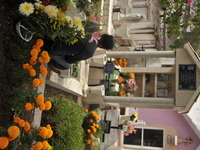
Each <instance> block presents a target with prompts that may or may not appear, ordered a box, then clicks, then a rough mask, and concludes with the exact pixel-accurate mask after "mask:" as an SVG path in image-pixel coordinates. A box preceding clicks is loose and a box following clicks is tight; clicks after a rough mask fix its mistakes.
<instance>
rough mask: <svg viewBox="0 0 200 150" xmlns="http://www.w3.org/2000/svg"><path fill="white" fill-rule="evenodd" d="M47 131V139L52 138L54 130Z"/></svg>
mask: <svg viewBox="0 0 200 150" xmlns="http://www.w3.org/2000/svg"><path fill="white" fill-rule="evenodd" d="M47 130H48V134H47V136H46V138H51V137H52V135H53V130H51V129H47Z"/></svg>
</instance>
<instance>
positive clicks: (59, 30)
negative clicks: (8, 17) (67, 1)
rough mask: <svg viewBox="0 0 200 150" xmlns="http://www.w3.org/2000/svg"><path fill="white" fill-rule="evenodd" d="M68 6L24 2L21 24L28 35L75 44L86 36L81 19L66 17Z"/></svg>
mask: <svg viewBox="0 0 200 150" xmlns="http://www.w3.org/2000/svg"><path fill="white" fill-rule="evenodd" d="M66 11H67V6H66V5H61V4H60V3H59V5H56V4H55V3H49V2H47V1H40V0H36V1H35V3H28V2H24V3H21V4H20V5H19V11H18V12H19V14H20V17H21V21H20V23H21V24H22V25H23V26H22V27H23V28H22V30H23V31H26V32H25V33H24V36H25V35H27V34H29V35H30V34H31V36H32V35H36V36H38V37H39V38H47V39H51V40H53V41H55V42H64V43H68V44H74V43H76V42H77V41H78V39H82V38H84V36H85V31H84V26H83V24H82V20H81V19H80V18H79V17H76V16H75V17H74V18H73V19H72V18H71V17H70V16H67V15H66Z"/></svg>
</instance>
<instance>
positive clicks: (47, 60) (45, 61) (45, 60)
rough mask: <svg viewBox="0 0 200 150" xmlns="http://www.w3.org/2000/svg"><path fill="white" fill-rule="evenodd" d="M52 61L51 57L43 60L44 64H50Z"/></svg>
mask: <svg viewBox="0 0 200 150" xmlns="http://www.w3.org/2000/svg"><path fill="white" fill-rule="evenodd" d="M50 59H51V58H50V57H47V58H43V62H44V63H48V62H49V61H50Z"/></svg>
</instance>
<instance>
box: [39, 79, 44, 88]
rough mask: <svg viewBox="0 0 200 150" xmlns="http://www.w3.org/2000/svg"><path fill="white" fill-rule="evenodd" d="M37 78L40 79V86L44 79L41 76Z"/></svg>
mask: <svg viewBox="0 0 200 150" xmlns="http://www.w3.org/2000/svg"><path fill="white" fill-rule="evenodd" d="M39 80H40V84H39V85H40V86H41V85H43V84H44V79H43V78H39Z"/></svg>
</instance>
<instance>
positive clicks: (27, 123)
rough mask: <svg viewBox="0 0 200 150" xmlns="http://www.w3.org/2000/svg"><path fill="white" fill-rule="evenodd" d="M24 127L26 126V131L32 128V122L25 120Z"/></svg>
mask: <svg viewBox="0 0 200 150" xmlns="http://www.w3.org/2000/svg"><path fill="white" fill-rule="evenodd" d="M23 128H24V131H28V130H30V128H31V125H30V123H29V122H25V126H24V127H23Z"/></svg>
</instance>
